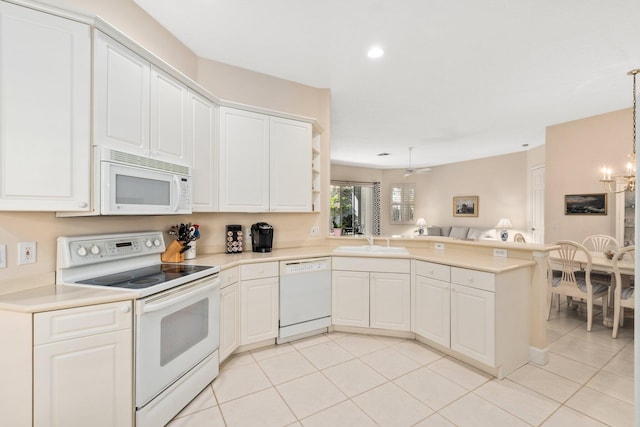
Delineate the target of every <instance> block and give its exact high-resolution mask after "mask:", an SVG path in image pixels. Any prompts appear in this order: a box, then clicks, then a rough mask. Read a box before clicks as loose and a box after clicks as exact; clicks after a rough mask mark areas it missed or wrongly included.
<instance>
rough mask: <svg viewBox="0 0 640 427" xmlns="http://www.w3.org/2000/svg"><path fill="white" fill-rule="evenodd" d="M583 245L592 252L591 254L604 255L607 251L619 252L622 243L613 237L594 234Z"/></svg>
mask: <svg viewBox="0 0 640 427" xmlns="http://www.w3.org/2000/svg"><path fill="white" fill-rule="evenodd" d="M582 245H583V246H584V247H586V248H587V250H590V251H591V252H597V253H600V254H603V253H604V251H606V250H607V249H609V250H611V251H613V252H617V251H618V249H620V243H618V241H617V240H616V239H615V238H614V237H612V236H608V235H606V234H592V235H591V236H587V237H586V238H585V239H584V240H583V241H582Z"/></svg>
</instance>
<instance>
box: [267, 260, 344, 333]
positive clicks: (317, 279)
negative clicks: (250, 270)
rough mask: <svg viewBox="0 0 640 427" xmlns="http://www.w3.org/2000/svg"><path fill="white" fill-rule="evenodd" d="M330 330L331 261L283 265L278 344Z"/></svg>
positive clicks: (282, 263) (281, 265)
mask: <svg viewBox="0 0 640 427" xmlns="http://www.w3.org/2000/svg"><path fill="white" fill-rule="evenodd" d="M329 326H331V258H311V259H302V260H295V261H281V262H280V328H279V331H278V339H277V340H276V341H277V342H278V343H279V344H280V343H285V342H288V341H292V340H294V339H298V338H302V337H307V336H311V335H315V334H319V333H323V332H326V331H327V328H328V327H329Z"/></svg>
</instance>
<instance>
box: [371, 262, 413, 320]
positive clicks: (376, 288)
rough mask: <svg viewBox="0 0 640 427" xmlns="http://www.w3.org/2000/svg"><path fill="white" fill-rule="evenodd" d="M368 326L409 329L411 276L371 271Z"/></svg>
mask: <svg viewBox="0 0 640 427" xmlns="http://www.w3.org/2000/svg"><path fill="white" fill-rule="evenodd" d="M369 292H370V294H371V298H370V302H371V307H370V321H369V326H370V327H372V328H379V329H391V330H396V331H410V330H411V278H410V275H409V274H400V273H371V276H370V291H369Z"/></svg>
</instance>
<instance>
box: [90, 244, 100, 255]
mask: <svg viewBox="0 0 640 427" xmlns="http://www.w3.org/2000/svg"><path fill="white" fill-rule="evenodd" d="M91 253H92V254H93V255H98V254H99V253H100V248H99V247H97V246H96V245H93V246H91Z"/></svg>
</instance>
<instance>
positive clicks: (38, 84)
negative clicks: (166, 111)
mask: <svg viewBox="0 0 640 427" xmlns="http://www.w3.org/2000/svg"><path fill="white" fill-rule="evenodd" d="M90 84H91V34H90V29H89V25H86V24H83V23H80V22H76V21H72V20H69V19H65V18H61V17H57V16H54V15H51V14H48V13H42V12H38V11H35V10H33V9H29V8H24V7H20V6H16V5H14V4H10V3H6V2H0V130H1V132H0V210H25V211H26V210H38V211H78V210H88V209H89V201H90V187H89V183H90V180H89V173H90V150H91V141H90V136H91V135H90V124H91V122H90V110H91V108H90V94H91V86H90Z"/></svg>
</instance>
